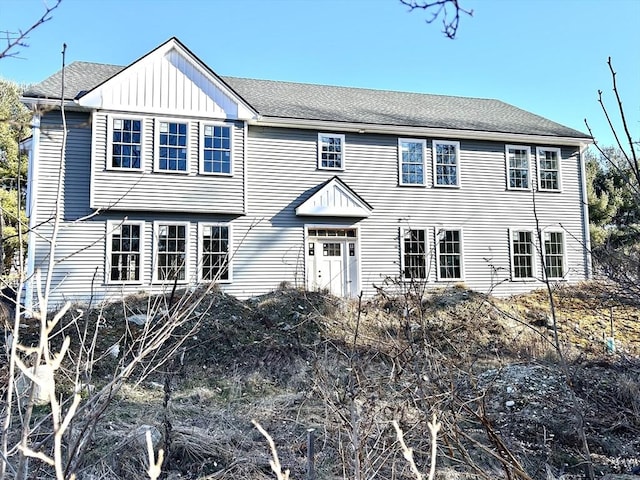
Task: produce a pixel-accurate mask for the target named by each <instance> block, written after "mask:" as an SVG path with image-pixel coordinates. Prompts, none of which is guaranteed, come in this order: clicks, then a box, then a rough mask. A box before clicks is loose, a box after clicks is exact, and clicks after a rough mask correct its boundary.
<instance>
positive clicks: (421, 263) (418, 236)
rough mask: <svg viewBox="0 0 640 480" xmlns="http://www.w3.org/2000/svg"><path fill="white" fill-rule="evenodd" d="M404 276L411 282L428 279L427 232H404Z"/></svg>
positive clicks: (402, 245)
mask: <svg viewBox="0 0 640 480" xmlns="http://www.w3.org/2000/svg"><path fill="white" fill-rule="evenodd" d="M401 247H402V276H403V278H406V279H411V280H424V279H426V278H427V273H428V269H427V231H426V230H404V231H402V244H401Z"/></svg>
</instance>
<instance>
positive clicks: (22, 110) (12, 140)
mask: <svg viewBox="0 0 640 480" xmlns="http://www.w3.org/2000/svg"><path fill="white" fill-rule="evenodd" d="M21 93H22V88H21V87H20V86H19V85H17V84H16V83H13V82H10V81H7V80H3V79H0V187H1V188H0V208H1V209H2V210H1V216H0V217H1V218H0V229H1V241H2V245H1V248H0V253H1V254H2V264H1V265H0V269H1V271H0V275H2V276H5V275H7V274H8V273H9V272H10V271H11V266H12V264H13V260H14V259H15V256H16V255H17V253H18V251H19V246H20V243H19V238H18V228H22V232H23V233H25V232H26V226H27V219H26V216H25V211H24V203H25V202H24V197H25V192H26V181H27V157H26V155H25V154H24V153H23V152H20V147H19V145H20V141H21V140H23V139H24V138H26V137H28V135H29V132H30V128H29V122H30V119H31V115H30V113H29V110H28V109H27V108H26V107H25V106H24V105H23V104H22V103H21V102H20V95H21ZM18 200H20V201H18ZM19 205H20V207H19ZM23 247H26V235H24V238H23Z"/></svg>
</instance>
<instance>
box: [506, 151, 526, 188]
mask: <svg viewBox="0 0 640 480" xmlns="http://www.w3.org/2000/svg"><path fill="white" fill-rule="evenodd" d="M506 149H507V182H508V183H507V188H509V189H512V190H528V189H529V188H531V185H530V183H531V182H530V176H531V173H530V172H531V168H530V164H529V158H530V156H531V149H530V148H529V147H520V146H514V145H507V146H506Z"/></svg>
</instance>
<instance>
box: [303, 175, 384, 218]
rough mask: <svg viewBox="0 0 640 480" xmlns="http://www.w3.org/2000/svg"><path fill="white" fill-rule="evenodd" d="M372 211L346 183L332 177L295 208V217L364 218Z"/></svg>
mask: <svg viewBox="0 0 640 480" xmlns="http://www.w3.org/2000/svg"><path fill="white" fill-rule="evenodd" d="M372 210H373V209H372V208H371V206H370V205H369V204H368V203H367V202H365V201H364V200H363V199H362V198H360V196H359V195H358V194H357V193H355V192H354V191H353V190H352V189H351V188H349V186H348V185H347V184H346V183H344V182H343V181H342V180H340V179H339V178H338V177H333V178H332V179H330V180H328V181H327V182H325V183H324V184H322V185H320V186H319V187H318V190H317V191H316V192H315V193H314V194H313V195H311V196H310V197H309V198H308V199H307V200H305V201H304V202H303V203H302V204H300V205H299V206H298V207H297V208H296V215H298V216H301V215H309V216H323V217H360V218H365V217H368V216H369V215H371V212H372Z"/></svg>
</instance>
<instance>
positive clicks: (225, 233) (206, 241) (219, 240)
mask: <svg viewBox="0 0 640 480" xmlns="http://www.w3.org/2000/svg"><path fill="white" fill-rule="evenodd" d="M229 230H230V228H229V226H228V225H215V224H202V225H201V226H200V257H201V258H200V269H201V270H200V279H201V280H202V281H207V282H212V281H217V282H224V281H229V280H230V272H229V270H230V269H229V263H230V258H229V244H230V231H229Z"/></svg>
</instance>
